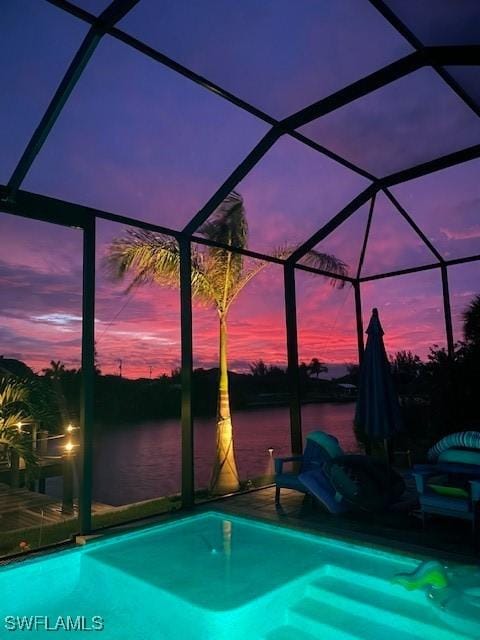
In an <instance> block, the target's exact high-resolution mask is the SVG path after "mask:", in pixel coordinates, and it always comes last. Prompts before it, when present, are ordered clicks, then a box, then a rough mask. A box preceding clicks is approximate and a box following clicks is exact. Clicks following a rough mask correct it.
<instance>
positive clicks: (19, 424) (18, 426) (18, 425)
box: [17, 422, 23, 433]
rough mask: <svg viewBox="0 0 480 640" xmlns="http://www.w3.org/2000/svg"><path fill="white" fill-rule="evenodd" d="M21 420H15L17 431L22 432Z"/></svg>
mask: <svg viewBox="0 0 480 640" xmlns="http://www.w3.org/2000/svg"><path fill="white" fill-rule="evenodd" d="M22 427H23V422H17V429H18V433H22Z"/></svg>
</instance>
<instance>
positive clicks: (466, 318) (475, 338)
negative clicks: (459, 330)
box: [463, 295, 480, 349]
mask: <svg viewBox="0 0 480 640" xmlns="http://www.w3.org/2000/svg"><path fill="white" fill-rule="evenodd" d="M463 336H464V339H465V342H466V344H467V345H468V346H469V347H472V348H474V347H477V348H479V349H480V295H477V296H475V297H474V298H473V299H472V300H471V301H470V304H469V305H468V307H467V308H466V309H465V311H464V312H463Z"/></svg>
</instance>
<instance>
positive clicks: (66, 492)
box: [62, 453, 74, 514]
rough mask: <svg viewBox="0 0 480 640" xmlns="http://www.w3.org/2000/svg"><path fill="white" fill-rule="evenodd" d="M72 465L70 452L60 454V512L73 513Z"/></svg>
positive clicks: (72, 460)
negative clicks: (61, 475) (61, 480)
mask: <svg viewBox="0 0 480 640" xmlns="http://www.w3.org/2000/svg"><path fill="white" fill-rule="evenodd" d="M73 465H74V456H73V454H72V453H64V454H63V456H62V473H63V496H62V513H66V514H70V513H73Z"/></svg>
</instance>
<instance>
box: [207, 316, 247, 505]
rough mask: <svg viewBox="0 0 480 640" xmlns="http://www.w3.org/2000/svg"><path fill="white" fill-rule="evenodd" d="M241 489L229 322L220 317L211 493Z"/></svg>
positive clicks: (220, 493)
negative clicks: (231, 388)
mask: <svg viewBox="0 0 480 640" xmlns="http://www.w3.org/2000/svg"><path fill="white" fill-rule="evenodd" d="M239 488H240V483H239V478H238V471H237V465H236V462H235V453H234V449H233V431H232V419H231V416H230V399H229V395H228V360H227V322H226V318H225V317H224V316H220V362H219V381H218V401H217V447H216V456H215V463H214V466H213V471H212V477H211V480H210V492H211V493H212V494H214V495H222V494H225V493H231V492H232V491H238V489H239Z"/></svg>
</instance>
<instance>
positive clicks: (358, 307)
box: [353, 280, 365, 365]
mask: <svg viewBox="0 0 480 640" xmlns="http://www.w3.org/2000/svg"><path fill="white" fill-rule="evenodd" d="M353 290H354V292H355V317H356V320H357V346H358V364H359V365H361V364H362V361H363V352H364V351H365V344H364V341H363V333H364V332H363V317H362V296H361V293H360V282H359V281H358V280H356V281H355V282H354V283H353Z"/></svg>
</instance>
